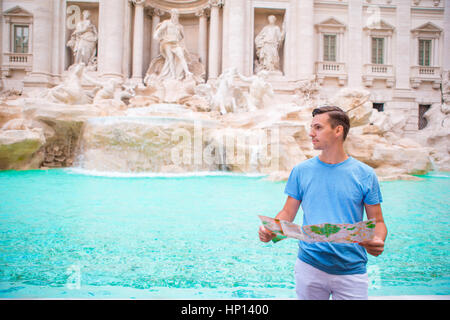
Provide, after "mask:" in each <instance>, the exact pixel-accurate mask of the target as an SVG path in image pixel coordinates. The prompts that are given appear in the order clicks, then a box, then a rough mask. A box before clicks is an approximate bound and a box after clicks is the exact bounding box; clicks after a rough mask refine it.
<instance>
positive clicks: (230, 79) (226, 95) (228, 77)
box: [211, 68, 238, 115]
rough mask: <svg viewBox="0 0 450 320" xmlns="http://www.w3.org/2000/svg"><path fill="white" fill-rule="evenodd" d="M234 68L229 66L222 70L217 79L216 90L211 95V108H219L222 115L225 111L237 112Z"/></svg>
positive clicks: (235, 70)
mask: <svg viewBox="0 0 450 320" xmlns="http://www.w3.org/2000/svg"><path fill="white" fill-rule="evenodd" d="M237 73H238V72H237V69H236V68H229V69H226V70H224V71H223V72H222V74H221V75H220V77H219V78H218V79H217V85H216V91H215V93H214V94H213V95H212V97H211V110H219V111H220V113H221V114H222V115H224V114H226V113H227V112H233V113H235V112H237V109H238V105H237V103H236V94H235V91H236V89H237V88H236V85H235V83H234V77H235V76H236V75H237Z"/></svg>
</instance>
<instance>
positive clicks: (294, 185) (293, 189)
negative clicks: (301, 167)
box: [284, 167, 303, 201]
mask: <svg viewBox="0 0 450 320" xmlns="http://www.w3.org/2000/svg"><path fill="white" fill-rule="evenodd" d="M299 182H300V181H299V172H298V168H297V167H294V169H292V171H291V174H290V175H289V179H288V181H287V183H286V187H285V188H284V193H285V194H287V195H288V196H290V197H292V198H294V199H296V200H299V201H301V200H302V197H303V195H302V192H301V190H300V183H299Z"/></svg>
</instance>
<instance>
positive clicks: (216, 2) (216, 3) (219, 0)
mask: <svg viewBox="0 0 450 320" xmlns="http://www.w3.org/2000/svg"><path fill="white" fill-rule="evenodd" d="M209 5H210V6H211V7H219V8H220V7H223V6H224V5H225V0H209Z"/></svg>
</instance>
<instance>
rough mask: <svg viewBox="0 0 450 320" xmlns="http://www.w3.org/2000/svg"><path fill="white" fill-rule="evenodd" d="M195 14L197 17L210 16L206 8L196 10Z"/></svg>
mask: <svg viewBox="0 0 450 320" xmlns="http://www.w3.org/2000/svg"><path fill="white" fill-rule="evenodd" d="M195 15H196V16H197V17H207V16H208V12H207V11H206V8H203V9H200V10H198V11H197V12H195Z"/></svg>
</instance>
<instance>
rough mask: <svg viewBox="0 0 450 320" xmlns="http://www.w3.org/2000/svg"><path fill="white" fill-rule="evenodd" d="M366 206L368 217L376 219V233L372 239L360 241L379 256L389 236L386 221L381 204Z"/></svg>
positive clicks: (370, 251)
mask: <svg viewBox="0 0 450 320" xmlns="http://www.w3.org/2000/svg"><path fill="white" fill-rule="evenodd" d="M364 207H365V208H366V214H367V218H368V219H375V235H374V238H373V239H372V240H370V241H363V242H361V243H360V245H361V246H363V247H364V248H365V249H366V250H367V252H368V253H369V254H371V255H373V256H375V257H376V256H379V255H380V254H381V253H383V250H384V241H385V240H386V236H387V228H386V224H385V223H384V219H383V213H382V212H381V205H380V204H379V203H378V204H374V205H369V204H364Z"/></svg>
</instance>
